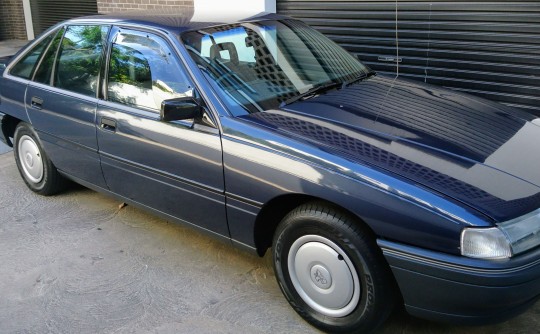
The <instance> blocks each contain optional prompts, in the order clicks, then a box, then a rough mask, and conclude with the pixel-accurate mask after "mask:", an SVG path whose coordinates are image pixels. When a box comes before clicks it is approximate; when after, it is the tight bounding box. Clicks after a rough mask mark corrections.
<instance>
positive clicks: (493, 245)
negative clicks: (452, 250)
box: [461, 227, 512, 259]
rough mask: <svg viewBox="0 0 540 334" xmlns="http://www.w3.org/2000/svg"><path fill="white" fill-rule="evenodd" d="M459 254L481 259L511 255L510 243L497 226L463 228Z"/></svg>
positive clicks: (501, 257)
mask: <svg viewBox="0 0 540 334" xmlns="http://www.w3.org/2000/svg"><path fill="white" fill-rule="evenodd" d="M461 255H463V256H468V257H474V258H481V259H504V258H509V257H511V256H512V250H511V249H510V243H509V242H508V239H507V238H506V236H505V235H504V234H503V232H502V231H501V230H499V229H498V228H497V227H490V228H465V229H463V232H461Z"/></svg>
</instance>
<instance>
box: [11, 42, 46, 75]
mask: <svg viewBox="0 0 540 334" xmlns="http://www.w3.org/2000/svg"><path fill="white" fill-rule="evenodd" d="M54 35H55V33H50V34H49V35H48V36H47V37H45V38H44V39H43V40H41V41H40V42H39V43H37V44H36V45H35V46H34V47H32V49H30V51H29V52H28V53H26V54H25V55H24V56H23V57H22V58H20V59H19V61H17V63H16V64H15V65H14V66H13V67H12V68H11V71H10V72H9V74H11V75H13V76H16V77H19V78H23V79H30V78H31V77H32V73H34V69H35V67H36V65H37V63H38V60H39V58H40V56H41V54H42V53H43V50H45V48H46V47H47V45H49V43H50V42H51V39H52V36H54Z"/></svg>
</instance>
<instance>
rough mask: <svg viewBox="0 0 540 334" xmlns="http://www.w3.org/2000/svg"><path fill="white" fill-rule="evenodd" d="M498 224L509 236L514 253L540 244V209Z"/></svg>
mask: <svg viewBox="0 0 540 334" xmlns="http://www.w3.org/2000/svg"><path fill="white" fill-rule="evenodd" d="M497 226H498V227H499V228H500V229H501V230H502V231H503V232H504V234H506V236H507V237H508V241H509V242H510V245H511V246H512V253H514V254H519V253H522V252H524V251H526V250H529V249H531V248H533V247H536V246H538V245H540V209H538V210H535V211H533V212H531V213H529V214H526V215H524V216H521V217H518V218H516V219H512V220H509V221H506V222H504V223H500V224H497Z"/></svg>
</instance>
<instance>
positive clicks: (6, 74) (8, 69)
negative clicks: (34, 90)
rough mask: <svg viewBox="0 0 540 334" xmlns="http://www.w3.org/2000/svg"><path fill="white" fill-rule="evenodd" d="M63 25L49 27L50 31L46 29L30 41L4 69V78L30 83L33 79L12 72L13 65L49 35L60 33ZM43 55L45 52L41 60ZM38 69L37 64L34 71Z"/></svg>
mask: <svg viewBox="0 0 540 334" xmlns="http://www.w3.org/2000/svg"><path fill="white" fill-rule="evenodd" d="M61 26H62V25H55V26H53V27H51V28H49V30H50V31H46V32H45V33H43V34H42V35H41V36H39V38H36V39H35V40H33V41H32V42H30V43H28V45H26V46H25V48H24V50H23V51H22V52H20V53H18V54H15V57H14V58H13V59H12V60H11V61H10V62H9V64H8V66H7V67H6V69H5V70H4V73H3V77H4V78H9V79H11V80H15V81H18V82H22V83H28V82H30V81H32V80H31V79H24V78H21V77H18V76H15V75H12V74H11V69H12V68H13V66H15V64H17V63H18V62H19V61H20V60H21V58H23V57H25V56H26V55H27V54H28V53H29V52H30V51H31V50H32V49H33V48H34V47H35V46H36V45H37V44H39V43H41V42H42V41H43V40H44V39H45V38H47V37H48V36H49V35H51V34H53V33H58V31H57V29H60V27H61ZM55 37H56V36H55ZM51 42H52V40H51ZM50 45H51V44H50V43H49V45H47V48H48V47H49V46H50ZM42 56H43V54H42V55H40V60H41V57H42ZM36 69H37V66H36V68H34V71H33V72H35V70H36ZM33 75H34V73H32V77H33Z"/></svg>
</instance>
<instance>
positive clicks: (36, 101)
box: [30, 96, 43, 109]
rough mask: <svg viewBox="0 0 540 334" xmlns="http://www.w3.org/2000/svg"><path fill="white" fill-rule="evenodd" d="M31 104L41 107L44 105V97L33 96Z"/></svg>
mask: <svg viewBox="0 0 540 334" xmlns="http://www.w3.org/2000/svg"><path fill="white" fill-rule="evenodd" d="M30 104H31V105H32V108H36V109H41V108H42V106H43V99H42V98H41V97H37V96H32V101H31V102H30Z"/></svg>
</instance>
